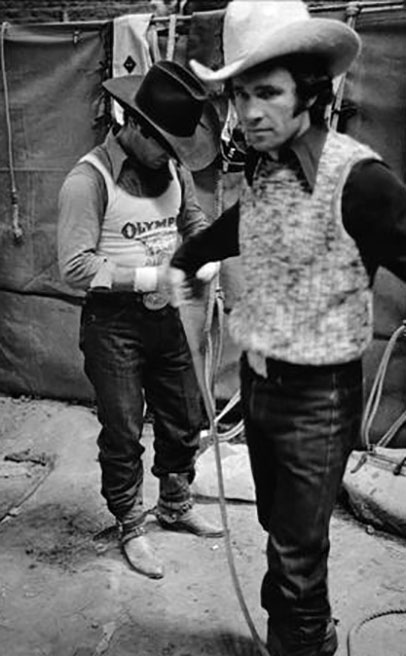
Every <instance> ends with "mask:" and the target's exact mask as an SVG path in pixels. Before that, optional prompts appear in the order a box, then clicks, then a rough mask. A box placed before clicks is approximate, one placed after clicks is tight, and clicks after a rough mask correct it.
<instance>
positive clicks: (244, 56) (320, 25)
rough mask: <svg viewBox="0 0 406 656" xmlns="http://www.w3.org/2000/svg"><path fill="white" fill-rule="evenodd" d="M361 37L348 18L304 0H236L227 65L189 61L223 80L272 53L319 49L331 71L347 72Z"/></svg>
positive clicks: (209, 78)
mask: <svg viewBox="0 0 406 656" xmlns="http://www.w3.org/2000/svg"><path fill="white" fill-rule="evenodd" d="M360 47H361V40H360V38H359V36H358V35H357V33H356V32H355V31H354V30H353V29H352V28H350V27H349V26H348V25H346V24H345V23H342V22H341V21H339V20H335V19H333V18H313V17H311V16H310V14H309V11H308V9H307V7H306V5H305V4H304V2H302V1H301V0H232V1H231V2H230V3H229V4H228V5H227V8H226V11H225V16H224V26H223V50H224V66H223V68H220V69H219V70H217V71H213V70H212V69H211V68H208V67H207V66H204V65H203V64H200V63H199V62H198V61H196V60H195V59H192V60H191V61H190V66H191V68H192V70H193V71H194V73H196V75H197V76H198V77H199V78H200V79H201V80H203V81H204V82H221V81H223V80H227V79H229V78H230V77H234V76H236V75H240V74H241V73H243V71H246V70H248V69H249V68H252V67H253V66H256V65H257V64H260V63H262V62H264V61H267V60H268V59H275V58H276V57H281V56H284V55H290V54H294V53H307V54H314V55H320V57H322V58H323V60H324V61H325V64H326V68H327V72H328V73H329V74H330V75H331V76H332V77H335V76H336V75H340V74H341V73H344V72H345V71H346V70H347V69H348V68H349V67H350V65H351V63H352V61H353V60H354V58H355V57H356V56H357V54H358V52H359V50H360Z"/></svg>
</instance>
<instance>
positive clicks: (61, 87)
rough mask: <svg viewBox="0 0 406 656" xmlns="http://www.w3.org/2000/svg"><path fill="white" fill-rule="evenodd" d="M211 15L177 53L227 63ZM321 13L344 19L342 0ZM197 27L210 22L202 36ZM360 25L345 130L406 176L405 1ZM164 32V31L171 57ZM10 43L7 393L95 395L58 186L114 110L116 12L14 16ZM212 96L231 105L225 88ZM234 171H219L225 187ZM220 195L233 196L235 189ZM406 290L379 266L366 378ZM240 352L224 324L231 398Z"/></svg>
mask: <svg viewBox="0 0 406 656" xmlns="http://www.w3.org/2000/svg"><path fill="white" fill-rule="evenodd" d="M205 14H207V15H206V16H203V14H202V15H201V16H200V17H197V18H200V21H199V22H196V23H195V24H193V23H192V22H191V23H190V28H189V30H190V38H189V37H188V35H187V33H185V30H184V29H183V30H182V33H181V34H179V38H178V39H177V40H176V45H175V49H174V58H175V59H176V60H178V61H181V62H182V63H185V61H186V60H187V58H188V57H190V56H191V55H192V54H195V53H196V51H197V49H199V50H200V57H199V58H200V59H201V60H202V61H205V60H206V61H205V63H210V64H212V63H213V58H214V59H215V60H217V61H216V62H215V63H219V62H218V60H219V58H220V59H221V47H220V46H221V44H220V43H219V39H220V34H221V22H222V17H223V12H222V11H216V12H205ZM318 15H320V12H318ZM322 15H330V16H332V17H334V18H339V19H341V20H344V19H345V18H346V15H345V11H344V10H340V9H337V10H329V11H327V10H326V11H325V12H324V13H323V14H322ZM193 25H195V27H193ZM196 25H199V29H200V30H202V31H200V32H198V33H197V37H196ZM213 25H214V26H215V29H213ZM205 26H206V28H205ZM355 27H356V29H357V31H358V32H359V33H360V34H361V36H362V38H363V42H364V48H363V51H362V55H361V57H360V58H359V60H358V61H357V63H356V64H355V65H354V66H353V68H352V69H351V71H350V73H349V74H348V76H347V78H346V84H345V103H344V107H345V106H346V103H348V106H349V107H350V108H351V111H350V112H348V118H347V120H346V121H345V124H343V128H342V129H345V131H347V132H349V133H350V134H353V135H354V136H356V137H357V138H359V139H361V140H363V141H366V142H367V143H369V144H370V145H371V146H372V147H374V148H376V149H377V150H378V151H379V152H380V153H381V154H382V155H383V157H384V158H385V159H386V161H387V162H388V163H389V164H390V165H391V166H392V167H393V168H394V169H395V170H396V172H397V173H398V174H399V175H400V176H402V177H403V179H405V174H406V161H405V152H406V126H405V110H406V77H405V75H404V71H405V69H406V50H405V48H404V46H403V44H404V41H405V38H406V10H405V9H404V8H399V9H393V8H389V7H388V8H387V9H380V10H379V11H371V10H368V11H367V10H365V11H364V10H363V11H362V12H361V14H359V16H358V17H357V19H356V25H355ZM205 29H206V35H207V39H206V38H205V36H204V35H205ZM193 30H195V31H194V32H193ZM208 35H210V39H209V36H208ZM166 39H167V37H166V36H165V35H164V37H161V51H162V52H163V56H165V48H166ZM162 43H163V44H164V47H163V48H162ZM2 45H3V48H2V51H3V53H4V56H2V58H1V60H2V76H1V80H0V123H1V125H2V130H1V132H0V176H1V185H0V249H1V257H0V308H1V311H0V335H1V340H0V391H2V392H5V393H11V394H26V395H35V396H41V397H48V398H59V399H75V400H79V401H89V400H92V399H93V393H92V390H91V388H90V385H89V383H88V382H87V380H86V378H85V376H84V374H83V371H82V366H83V363H82V356H81V353H80V351H79V349H78V330H79V317H80V305H81V298H80V295H77V294H75V293H74V292H72V290H70V289H69V288H67V287H66V286H65V285H63V284H62V283H61V281H60V277H59V271H58V266H57V257H56V226H57V196H58V191H59V188H60V185H61V183H62V180H63V178H64V177H65V175H66V173H67V172H68V171H69V169H70V168H71V167H72V165H73V164H74V163H75V161H76V160H77V159H78V158H79V157H80V156H81V155H82V154H84V153H85V152H87V151H88V150H89V149H90V148H92V147H93V146H94V145H95V144H97V143H99V142H100V141H101V140H102V139H103V137H104V135H105V133H106V130H107V118H108V111H109V110H108V107H107V106H106V100H105V97H104V95H103V93H102V89H101V82H102V80H103V79H104V78H105V77H108V76H109V75H110V70H111V56H112V55H111V53H112V22H111V21H107V22H86V23H60V24H56V23H53V24H41V25H39V24H38V25H25V26H24V25H7V28H6V29H4V26H3V44H2ZM193 49H194V50H193ZM209 60H210V61H209ZM5 80H6V82H7V86H6V87H5ZM7 89H8V94H5V91H6V90H7ZM7 95H8V97H7ZM6 100H7V101H8V103H7V102H6ZM215 100H219V103H218V107H220V109H221V107H223V108H224V104H223V105H221V94H220V95H218V97H217V98H215ZM7 106H8V110H9V111H8V113H7V111H6V110H7ZM220 114H221V111H220ZM8 116H9V119H10V121H9V124H8V122H7V117H8ZM344 118H345V115H344ZM11 155H12V160H11V161H10V156H11ZM10 164H12V167H11V166H10ZM13 172H14V175H15V183H16V188H17V192H18V196H17V200H18V210H19V214H18V217H16V215H15V214H14V215H13V205H12V198H11V194H10V189H11V183H12V173H13ZM218 178H219V171H218V168H216V167H209V169H208V170H206V171H202V172H199V173H197V174H195V182H196V187H197V193H198V196H199V199H200V201H201V203H202V206H203V208H204V209H205V210H206V211H207V212H208V213H209V215H210V216H211V218H215V216H214V213H215V208H216V200H215V196H216V190H217V185H218ZM228 180H229V178H228V176H227V175H223V184H224V185H225V188H226V189H227V183H228ZM231 196H232V193H231ZM224 202H225V203H227V202H228V195H227V193H225V194H224ZM13 218H14V222H13ZM16 218H17V220H18V223H17V225H16ZM18 228H21V230H22V239H20V240H19V239H17V238H16V236H17V230H18ZM229 264H230V265H231V266H230V267H229V269H228V271H229V273H228V276H227V275H226V280H227V281H226V295H227V293H228V296H229V298H232V296H233V285H234V280H233V278H234V273H233V272H235V271H237V273H238V265H237V264H236V263H234V262H230V263H229ZM226 271H227V267H226ZM230 271H231V272H232V273H231V275H230ZM405 291H406V289H405V285H404V284H403V283H401V282H399V281H398V280H397V279H396V278H394V277H393V276H391V275H390V274H388V273H387V272H384V271H380V272H379V275H378V277H377V280H376V283H375V340H374V344H373V347H372V349H370V352H369V353H368V354H367V357H366V359H365V362H366V376H367V386H368V385H370V383H371V380H372V378H373V376H374V374H375V371H376V367H377V363H378V361H379V358H380V356H381V354H382V351H383V348H384V347H385V345H386V342H387V340H388V338H389V337H390V335H391V334H392V332H393V331H394V330H395V329H396V328H397V327H398V325H399V324H400V323H401V322H402V320H403V319H404V318H405V317H406V294H405ZM238 355H239V354H238V350H237V349H235V347H233V345H232V344H231V342H230V340H229V339H228V337H227V334H226V338H225V354H224V359H223V363H222V367H221V368H220V372H219V386H218V392H219V395H220V396H229V395H230V394H231V393H232V391H233V390H235V388H236V386H237V384H238V383H237V381H238V374H237V359H238ZM404 358H405V354H404V348H403V347H402V345H400V346H399V348H398V349H397V352H396V353H395V357H394V364H393V366H392V367H391V368H390V370H389V372H388V394H386V395H385V402H384V404H383V406H382V412H381V413H380V414H379V418H378V419H377V422H376V423H377V426H376V433H377V435H379V433H380V432H381V430H383V427H384V426H385V425H386V424H388V423H390V422H392V421H393V418H394V417H396V416H397V415H398V414H400V412H402V411H403V410H404V407H403V406H404V404H405V399H406V372H405V370H406V367H404V363H405V359H404ZM404 372H405V373H404Z"/></svg>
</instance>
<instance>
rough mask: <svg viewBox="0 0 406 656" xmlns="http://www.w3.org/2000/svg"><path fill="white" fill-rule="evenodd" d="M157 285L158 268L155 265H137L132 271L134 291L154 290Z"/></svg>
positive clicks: (140, 292) (141, 292)
mask: <svg viewBox="0 0 406 656" xmlns="http://www.w3.org/2000/svg"><path fill="white" fill-rule="evenodd" d="M157 287H158V269H157V267H156V266H143V267H137V268H136V269H135V271H134V291H135V292H137V293H139V294H143V293H145V292H154V291H155V290H156V288H157Z"/></svg>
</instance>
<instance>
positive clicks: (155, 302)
mask: <svg viewBox="0 0 406 656" xmlns="http://www.w3.org/2000/svg"><path fill="white" fill-rule="evenodd" d="M88 297H89V298H95V299H97V300H103V302H105V303H109V302H110V303H122V304H127V303H128V304H131V303H134V302H136V303H142V304H143V305H144V306H145V307H146V308H147V309H148V310H162V309H163V308H164V307H166V306H167V305H168V303H169V298H168V296H166V294H162V293H161V292H145V293H144V294H143V293H139V292H110V291H106V292H101V291H92V290H90V291H89V292H88Z"/></svg>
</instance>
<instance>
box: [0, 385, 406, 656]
mask: <svg viewBox="0 0 406 656" xmlns="http://www.w3.org/2000/svg"><path fill="white" fill-rule="evenodd" d="M98 428H99V425H98V422H97V419H96V417H95V415H94V413H93V412H92V410H91V409H89V408H85V407H81V406H72V405H68V404H64V403H59V402H54V401H43V400H42V401H37V400H32V399H21V398H20V399H11V398H9V397H0V500H1V501H0V571H1V578H0V654H1V656H101V655H105V656H130V655H131V656H205V655H212V656H254V654H255V653H256V651H255V649H254V647H253V643H252V639H251V636H250V632H249V630H248V627H247V625H246V623H245V621H244V618H243V615H242V613H241V610H240V608H239V605H238V602H237V599H236V596H235V594H234V591H233V587H232V583H231V577H230V574H229V571H228V568H227V560H226V553H225V548H224V543H223V540H222V539H220V540H213V539H201V538H197V537H195V536H192V535H186V534H180V533H170V532H168V531H163V530H162V529H160V528H159V527H158V526H157V524H156V522H155V519H154V516H153V515H152V514H151V515H150V519H149V522H148V534H149V537H150V540H151V543H152V544H153V545H154V548H155V549H156V551H157V552H158V554H159V555H160V557H161V558H162V559H163V560H164V562H165V567H166V574H165V577H164V578H163V579H162V580H158V581H152V580H149V579H146V578H143V577H141V576H139V575H137V574H135V573H133V572H132V571H130V570H129V568H128V566H127V565H126V563H125V562H124V560H123V559H122V556H121V554H120V552H119V550H118V548H117V543H116V535H115V530H114V527H113V526H112V520H111V517H110V516H109V514H108V512H107V511H106V509H105V507H104V502H103V500H102V498H101V496H100V494H99V487H100V481H99V468H98V463H97V460H96V458H97V452H96V436H97V432H98ZM144 441H145V445H146V447H147V451H146V472H147V474H146V484H145V488H146V489H145V492H146V501H147V504H148V507H150V508H153V506H154V504H155V501H156V493H157V484H156V481H155V479H154V478H153V477H152V475H151V474H150V472H149V466H150V462H151V452H152V435H151V430H150V428H149V427H147V430H146V431H145V437H144ZM199 509H200V510H201V512H202V513H204V514H205V515H206V516H207V517H210V518H213V519H219V517H220V513H219V508H218V506H217V503H214V502H211V503H199ZM228 521H229V526H230V533H231V538H232V545H233V551H234V557H235V561H236V567H237V571H238V574H239V577H240V582H241V586H242V589H243V592H244V597H245V600H246V603H247V606H248V608H249V611H250V613H251V616H252V619H253V621H254V623H255V626H256V628H257V631H258V633H259V634H260V636H261V637H264V635H265V616H264V613H263V611H262V610H261V608H260V605H259V586H260V582H261V578H262V575H263V573H264V567H265V555H264V549H265V535H264V534H263V532H262V530H261V529H260V528H259V526H258V524H257V521H256V515H255V506H254V505H253V504H250V503H230V504H228ZM331 537H332V552H331V566H330V580H331V596H332V603H333V607H334V612H335V617H336V618H337V620H338V631H339V636H340V640H341V645H340V649H339V652H338V656H344V655H345V654H346V653H347V651H346V636H347V632H348V631H349V629H350V628H351V627H352V626H353V625H354V623H358V622H359V621H360V620H361V619H362V618H363V617H364V616H365V615H366V614H369V613H374V612H380V611H386V610H387V609H397V608H404V607H405V606H406V576H405V557H406V551H405V541H404V540H401V539H399V538H395V537H393V536H390V535H388V534H385V533H380V532H377V531H374V530H372V529H371V528H370V527H366V526H364V525H362V524H360V523H358V522H357V521H356V520H355V519H354V518H353V517H352V516H351V515H350V514H349V513H347V512H346V511H345V510H344V509H343V508H341V507H338V508H337V511H336V513H335V515H334V518H333V522H332V531H331ZM405 625H406V622H405V616H404V615H400V614H396V615H391V616H385V617H383V618H380V619H376V620H374V621H373V622H371V623H368V624H366V625H365V626H364V627H362V628H361V629H360V631H359V632H358V633H357V634H356V635H355V636H354V641H353V644H352V648H351V656H405V655H406V647H405V645H406V627H405Z"/></svg>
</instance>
